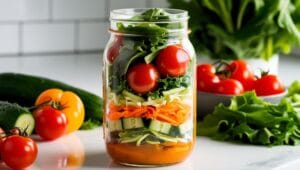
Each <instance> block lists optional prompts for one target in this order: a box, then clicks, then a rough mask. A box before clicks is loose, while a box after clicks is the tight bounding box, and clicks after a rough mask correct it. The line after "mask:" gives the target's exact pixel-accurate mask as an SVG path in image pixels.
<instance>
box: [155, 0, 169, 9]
mask: <svg viewBox="0 0 300 170" xmlns="http://www.w3.org/2000/svg"><path fill="white" fill-rule="evenodd" d="M151 6H152V7H161V8H167V7H168V6H169V3H168V0H152V3H151Z"/></svg>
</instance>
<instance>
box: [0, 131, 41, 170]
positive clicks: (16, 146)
mask: <svg viewBox="0 0 300 170" xmlns="http://www.w3.org/2000/svg"><path fill="white" fill-rule="evenodd" d="M1 148H2V151H1V158H2V160H3V162H4V163H5V164H6V165H7V166H9V167H10V168H12V169H24V168H26V167H28V166H30V165H31V164H33V163H34V161H35V160H36V158H37V153H38V148H37V145H36V143H35V142H34V141H33V140H32V139H30V138H27V137H23V136H18V135H13V136H9V137H7V138H6V139H5V141H4V142H3V143H2V147H1Z"/></svg>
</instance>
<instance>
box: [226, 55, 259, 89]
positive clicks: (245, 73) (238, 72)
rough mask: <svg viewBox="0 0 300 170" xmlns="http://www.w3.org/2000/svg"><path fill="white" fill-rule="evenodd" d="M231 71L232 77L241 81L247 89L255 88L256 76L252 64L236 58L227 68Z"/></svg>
mask: <svg viewBox="0 0 300 170" xmlns="http://www.w3.org/2000/svg"><path fill="white" fill-rule="evenodd" d="M227 69H229V70H230V71H231V74H230V77H229V78H232V79H236V80H238V81H240V82H241V83H242V85H243V87H244V90H245V91H250V90H253V88H254V87H253V86H254V81H255V76H254V73H253V71H252V69H251V68H250V66H249V65H248V64H247V63H246V62H245V61H243V60H235V61H233V62H232V63H231V64H230V65H229V68H227Z"/></svg>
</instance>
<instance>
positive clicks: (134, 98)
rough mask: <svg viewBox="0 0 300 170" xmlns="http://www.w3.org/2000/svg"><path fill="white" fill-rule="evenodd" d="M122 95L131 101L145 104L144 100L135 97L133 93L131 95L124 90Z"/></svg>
mask: <svg viewBox="0 0 300 170" xmlns="http://www.w3.org/2000/svg"><path fill="white" fill-rule="evenodd" d="M122 94H123V95H124V96H125V97H128V98H129V99H131V100H132V101H134V102H143V101H144V99H143V98H142V97H140V96H138V95H135V94H133V93H130V92H129V91H127V90H123V91H122Z"/></svg>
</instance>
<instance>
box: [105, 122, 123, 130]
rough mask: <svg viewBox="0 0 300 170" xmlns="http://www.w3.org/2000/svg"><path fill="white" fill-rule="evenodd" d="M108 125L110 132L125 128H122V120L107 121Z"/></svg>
mask: <svg viewBox="0 0 300 170" xmlns="http://www.w3.org/2000/svg"><path fill="white" fill-rule="evenodd" d="M107 127H108V129H109V132H114V131H121V130H123V128H122V121H121V120H115V121H110V122H107Z"/></svg>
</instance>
